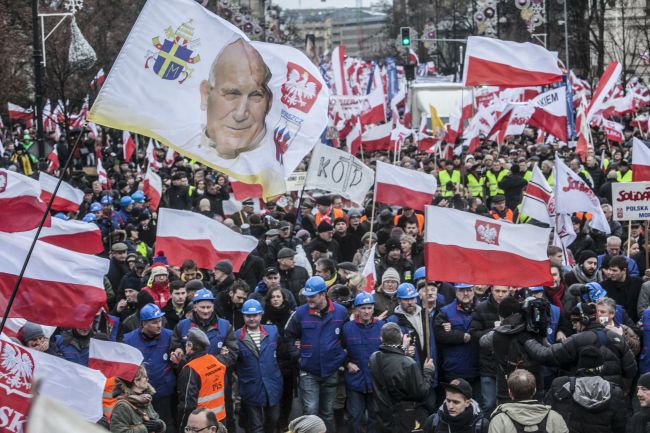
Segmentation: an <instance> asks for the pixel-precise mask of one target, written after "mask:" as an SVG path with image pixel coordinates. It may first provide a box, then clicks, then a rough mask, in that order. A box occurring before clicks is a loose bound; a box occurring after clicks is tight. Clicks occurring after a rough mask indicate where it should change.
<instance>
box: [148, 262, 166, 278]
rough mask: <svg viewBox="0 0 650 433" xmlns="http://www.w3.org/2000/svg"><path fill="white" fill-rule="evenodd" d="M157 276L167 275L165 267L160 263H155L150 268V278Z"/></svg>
mask: <svg viewBox="0 0 650 433" xmlns="http://www.w3.org/2000/svg"><path fill="white" fill-rule="evenodd" d="M158 275H169V271H168V270H167V266H165V265H163V264H162V263H156V264H155V265H154V266H153V267H152V268H151V278H154V277H157V276H158Z"/></svg>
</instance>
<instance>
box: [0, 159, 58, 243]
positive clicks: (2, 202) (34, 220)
mask: <svg viewBox="0 0 650 433" xmlns="http://www.w3.org/2000/svg"><path fill="white" fill-rule="evenodd" d="M40 197H41V185H40V184H39V183H38V181H36V180H34V179H32V178H31V177H27V176H23V175H22V174H18V173H16V172H13V171H10V170H5V169H4V168H3V169H0V232H25V231H28V230H31V229H34V228H36V227H38V225H39V224H40V222H41V219H42V218H43V214H44V213H45V209H46V208H47V205H46V204H45V203H43V201H42V200H41V198H40ZM45 224H46V225H50V218H49V217H48V218H47V219H46V221H45Z"/></svg>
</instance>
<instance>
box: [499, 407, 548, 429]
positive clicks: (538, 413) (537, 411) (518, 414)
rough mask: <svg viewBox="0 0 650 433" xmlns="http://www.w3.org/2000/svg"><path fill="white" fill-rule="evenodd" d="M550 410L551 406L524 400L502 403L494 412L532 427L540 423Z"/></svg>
mask: <svg viewBox="0 0 650 433" xmlns="http://www.w3.org/2000/svg"><path fill="white" fill-rule="evenodd" d="M550 410H551V406H546V405H543V404H540V403H538V402H537V401H535V400H526V401H516V402H512V403H504V404H502V405H501V406H499V407H498V408H497V409H496V412H502V413H505V414H507V415H508V416H509V417H510V418H511V419H513V420H515V421H517V422H518V423H519V424H522V425H524V426H534V425H537V424H539V423H540V422H542V420H543V419H544V417H545V416H546V414H547V413H548V412H549V411H550ZM496 412H495V413H496ZM542 427H543V426H542Z"/></svg>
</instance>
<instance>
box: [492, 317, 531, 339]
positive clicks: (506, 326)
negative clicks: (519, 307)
mask: <svg viewBox="0 0 650 433" xmlns="http://www.w3.org/2000/svg"><path fill="white" fill-rule="evenodd" d="M525 330H526V321H525V320H524V318H523V317H522V315H521V313H516V314H513V315H512V316H510V317H506V318H505V319H503V320H502V321H501V326H499V327H498V328H495V329H494V332H498V333H499V334H509V335H511V334H519V333H521V332H523V331H525Z"/></svg>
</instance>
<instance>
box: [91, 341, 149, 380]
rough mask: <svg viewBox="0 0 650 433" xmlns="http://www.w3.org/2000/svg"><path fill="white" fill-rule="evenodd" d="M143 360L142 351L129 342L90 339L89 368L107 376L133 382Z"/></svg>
mask: <svg viewBox="0 0 650 433" xmlns="http://www.w3.org/2000/svg"><path fill="white" fill-rule="evenodd" d="M143 360H144V356H142V352H140V350H138V349H137V348H135V347H132V346H129V345H128V344H124V343H116V342H114V341H102V340H97V339H96V338H91V339H90V350H89V353H88V368H93V369H95V370H99V371H101V372H102V374H103V375H104V376H106V377H114V376H116V377H119V378H120V379H124V380H127V381H129V382H132V381H133V378H134V377H135V374H136V373H137V372H138V368H139V367H140V364H142V361H143Z"/></svg>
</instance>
